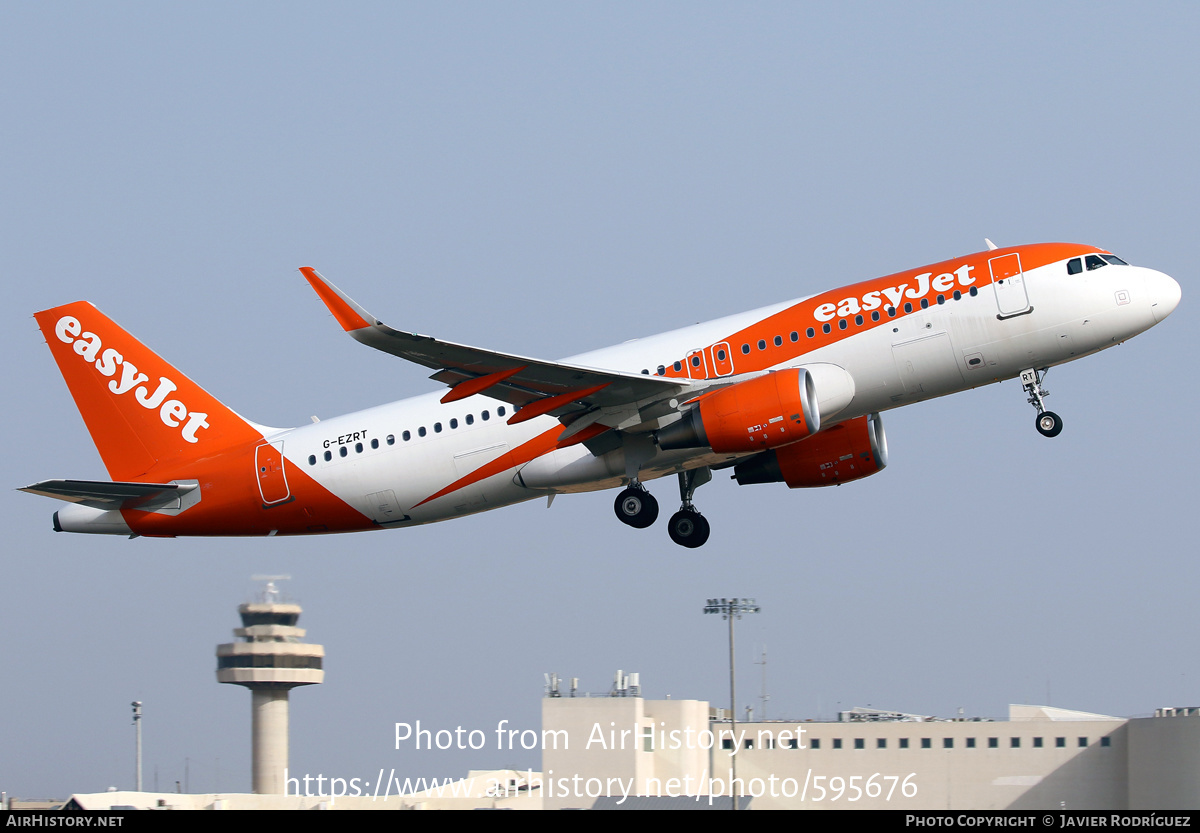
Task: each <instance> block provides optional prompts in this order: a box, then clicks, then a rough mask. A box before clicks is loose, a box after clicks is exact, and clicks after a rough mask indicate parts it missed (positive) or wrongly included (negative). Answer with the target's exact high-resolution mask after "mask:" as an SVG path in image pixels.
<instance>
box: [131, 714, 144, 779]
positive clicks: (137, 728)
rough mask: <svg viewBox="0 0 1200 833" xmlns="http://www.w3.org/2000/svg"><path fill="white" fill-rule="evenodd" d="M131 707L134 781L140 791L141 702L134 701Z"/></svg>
mask: <svg viewBox="0 0 1200 833" xmlns="http://www.w3.org/2000/svg"><path fill="white" fill-rule="evenodd" d="M129 705H130V706H132V707H133V729H134V735H135V736H136V740H135V743H136V747H137V748H136V751H135V752H134V757H135V759H136V761H137V767H136V770H135V780H136V781H137V791H138V792H141V791H142V701H141V700H134V701H133V702H132V703H130V704H129Z"/></svg>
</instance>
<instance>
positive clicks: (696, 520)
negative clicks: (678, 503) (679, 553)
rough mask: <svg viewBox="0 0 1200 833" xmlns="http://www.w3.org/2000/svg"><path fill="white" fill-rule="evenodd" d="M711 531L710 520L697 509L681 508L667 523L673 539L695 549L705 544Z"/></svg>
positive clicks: (683, 545) (681, 544)
mask: <svg viewBox="0 0 1200 833" xmlns="http://www.w3.org/2000/svg"><path fill="white" fill-rule="evenodd" d="M709 532H710V528H709V525H708V521H707V520H705V519H704V516H703V515H701V514H700V513H699V512H697V511H696V510H695V509H680V510H679V511H678V512H676V513H675V514H674V515H672V516H671V520H670V521H669V522H668V524H667V534H668V535H670V536H671V540H672V541H674V542H675V543H676V544H679V546H681V547H687V548H688V549H693V550H694V549H695V548H696V547H702V546H704V542H705V541H707V540H708V533H709Z"/></svg>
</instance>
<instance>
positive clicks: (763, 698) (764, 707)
mask: <svg viewBox="0 0 1200 833" xmlns="http://www.w3.org/2000/svg"><path fill="white" fill-rule="evenodd" d="M754 664H755V665H761V666H762V694H760V695H759V697H758V699H759V700H761V701H762V716H761V717H759V718H758V719H759V720H766V719H767V701H768V700H770V699H771V695H770V694H767V646H766V645H764V646H763V649H762V659H761V660H757V661H755V663H754Z"/></svg>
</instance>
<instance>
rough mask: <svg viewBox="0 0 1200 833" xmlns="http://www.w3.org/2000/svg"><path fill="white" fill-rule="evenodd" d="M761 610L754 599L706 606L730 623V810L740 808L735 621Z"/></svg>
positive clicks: (711, 603) (711, 601) (725, 600)
mask: <svg viewBox="0 0 1200 833" xmlns="http://www.w3.org/2000/svg"><path fill="white" fill-rule="evenodd" d="M760 610H761V608H760V607H759V606H758V605H757V604H755V603H754V599H739V598H732V599H709V600H708V603H707V604H706V605H704V612H705V613H719V614H721V618H722V619H726V620H728V622H729V735H730V743H731V744H732V754H731V755H730V756H729V795H730V797H731V799H732V802H733V803H732V804H731V806H730V809H732V810H736V809H737V808H738V795H737V786H736V785H737V753H738V740H737V685H736V679H735V676H736V675H735V674H734V667H733V620H734V619H741V618H742V615H743V614H746V613H758V612H759V611H760Z"/></svg>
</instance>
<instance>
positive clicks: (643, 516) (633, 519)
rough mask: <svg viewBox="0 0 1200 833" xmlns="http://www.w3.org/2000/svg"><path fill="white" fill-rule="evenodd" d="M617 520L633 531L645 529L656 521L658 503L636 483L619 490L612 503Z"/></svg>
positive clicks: (643, 487) (644, 488)
mask: <svg viewBox="0 0 1200 833" xmlns="http://www.w3.org/2000/svg"><path fill="white" fill-rule="evenodd" d="M613 511H614V512H616V513H617V519H618V520H620V521H621V523H623V524H628V525H629V526H631V527H633V528H634V529H645V528H646V527H648V526H650V525H651V524H653V523H654V522H655V521H656V520H658V501H657V500H655V499H654V495H652V494H650V493H649V492H647V491H646V487H645V486H643V485H642V484H641V483H639V482H638V481H636V480H635V481H634V482H633V484H632V485H630V486H628V487H626V488H625V489H622V490H621V493H620V494H619V495H617V499H616V502H614V503H613Z"/></svg>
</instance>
